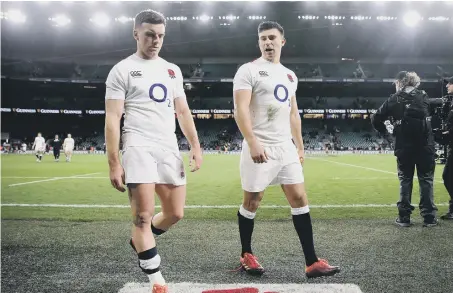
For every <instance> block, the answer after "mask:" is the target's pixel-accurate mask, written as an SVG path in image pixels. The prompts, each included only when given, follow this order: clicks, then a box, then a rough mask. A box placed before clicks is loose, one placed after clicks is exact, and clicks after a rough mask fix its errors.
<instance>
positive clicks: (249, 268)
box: [237, 143, 279, 275]
mask: <svg viewBox="0 0 453 293" xmlns="http://www.w3.org/2000/svg"><path fill="white" fill-rule="evenodd" d="M266 153H267V155H268V158H269V160H268V162H267V163H262V164H258V163H255V162H253V160H252V158H251V156H250V151H249V148H248V145H247V144H246V143H243V145H242V152H241V159H240V176H241V185H242V189H243V190H244V196H243V201H242V204H241V206H240V207H239V211H238V212H237V217H238V225H239V236H240V239H241V246H242V251H241V257H240V262H241V266H242V268H243V269H244V270H245V271H246V272H247V273H249V274H252V275H262V274H263V273H264V269H263V267H262V266H261V265H260V264H259V263H258V260H257V258H256V256H255V255H254V254H253V252H252V247H251V242H252V234H253V228H254V225H255V215H256V211H257V210H258V207H259V204H260V202H261V200H262V199H263V196H264V191H265V189H266V187H267V186H268V185H269V184H270V183H271V182H272V180H273V179H274V178H275V177H276V176H277V174H278V169H277V168H278V167H279V166H278V164H277V160H276V158H275V156H274V153H273V151H272V148H266Z"/></svg>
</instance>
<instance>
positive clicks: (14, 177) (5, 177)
mask: <svg viewBox="0 0 453 293" xmlns="http://www.w3.org/2000/svg"><path fill="white" fill-rule="evenodd" d="M80 176H84V175H80ZM1 178H2V179H54V178H61V179H109V178H110V177H107V176H105V177H101V176H90V177H33V176H23V177H21V176H2V177H1Z"/></svg>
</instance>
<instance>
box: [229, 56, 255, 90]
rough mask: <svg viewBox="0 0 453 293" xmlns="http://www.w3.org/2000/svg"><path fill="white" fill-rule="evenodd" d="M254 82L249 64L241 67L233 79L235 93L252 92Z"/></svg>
mask: <svg viewBox="0 0 453 293" xmlns="http://www.w3.org/2000/svg"><path fill="white" fill-rule="evenodd" d="M252 88H253V80H252V71H251V68H250V65H249V63H247V64H244V65H242V66H241V67H239V69H238V71H237V72H236V75H235V76H234V79H233V91H237V90H252Z"/></svg>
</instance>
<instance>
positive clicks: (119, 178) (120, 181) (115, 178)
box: [110, 164, 126, 192]
mask: <svg viewBox="0 0 453 293" xmlns="http://www.w3.org/2000/svg"><path fill="white" fill-rule="evenodd" d="M110 183H111V184H112V186H113V187H114V188H115V189H116V190H118V191H121V192H125V191H126V189H125V188H124V184H126V181H125V178H124V169H123V167H122V166H121V165H120V164H118V165H116V166H114V167H111V168H110Z"/></svg>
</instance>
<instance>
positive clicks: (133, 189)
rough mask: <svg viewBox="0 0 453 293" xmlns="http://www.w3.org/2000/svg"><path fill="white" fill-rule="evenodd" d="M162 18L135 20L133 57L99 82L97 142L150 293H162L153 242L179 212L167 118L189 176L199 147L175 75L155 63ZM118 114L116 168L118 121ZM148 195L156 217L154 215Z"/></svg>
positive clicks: (178, 174) (147, 15)
mask: <svg viewBox="0 0 453 293" xmlns="http://www.w3.org/2000/svg"><path fill="white" fill-rule="evenodd" d="M165 27H166V20H165V17H164V16H163V15H162V14H161V13H159V12H156V11H153V10H146V11H142V12H140V13H139V14H137V16H136V17H135V23H134V30H133V35H134V39H135V40H136V42H137V51H136V53H135V54H133V55H131V56H129V57H127V58H126V59H124V60H122V61H120V62H119V63H118V64H116V65H115V66H114V67H113V68H112V70H111V71H110V73H109V75H108V78H107V81H106V88H107V89H106V97H105V98H106V121H105V136H106V146H107V156H108V163H109V167H110V180H111V183H112V185H113V187H115V188H116V189H117V190H119V191H122V192H124V191H125V188H124V187H123V184H126V185H127V189H128V193H129V201H130V205H131V209H132V215H133V227H132V239H131V241H130V244H131V245H132V247H133V248H134V249H135V250H136V252H137V254H138V259H139V266H140V268H141V269H142V270H143V272H145V273H146V274H147V275H148V277H149V280H150V284H151V287H152V290H153V292H154V293H163V292H167V291H168V287H167V285H166V282H165V280H164V278H163V276H162V274H161V272H160V269H159V265H160V262H161V258H160V256H159V254H158V253H157V249H156V242H155V238H154V235H153V233H154V234H155V235H160V234H162V233H164V232H166V231H167V230H168V229H169V228H170V227H171V226H172V225H174V224H175V223H176V222H178V221H179V220H180V219H181V218H182V217H183V213H184V204H185V198H186V187H185V185H186V175H185V171H184V163H183V159H182V157H181V155H180V153H179V149H178V143H177V139H176V134H175V126H176V125H175V113H176V117H177V119H178V122H179V125H180V127H181V130H182V132H183V133H184V135H185V137H186V138H187V140H188V142H189V144H190V146H191V150H190V161H191V162H190V165H191V166H192V168H191V171H192V172H194V171H196V170H198V169H199V168H200V166H201V163H202V155H201V147H200V143H199V141H198V134H197V131H196V128H195V124H194V122H193V118H192V114H191V112H190V109H189V106H188V104H187V100H186V95H185V93H184V88H183V77H182V73H181V70H180V68H179V67H178V66H176V65H175V64H172V63H170V62H167V61H165V60H164V59H162V58H160V57H159V56H158V54H159V51H160V49H161V47H162V43H163V40H164V36H165ZM123 110H124V113H125V117H124V127H123V135H122V143H123V150H122V162H121V163H120V159H119V155H118V153H119V143H120V120H121V117H122V115H123ZM154 192H156V193H157V195H158V196H159V199H160V202H161V205H162V211H161V212H159V213H158V214H156V215H154V217H153V214H154V204H155V202H154Z"/></svg>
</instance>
